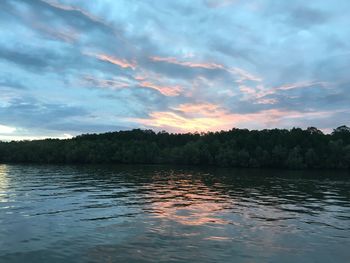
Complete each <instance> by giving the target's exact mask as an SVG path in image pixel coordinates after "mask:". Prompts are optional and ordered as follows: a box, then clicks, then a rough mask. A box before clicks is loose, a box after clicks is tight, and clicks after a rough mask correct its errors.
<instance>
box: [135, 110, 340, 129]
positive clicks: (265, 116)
mask: <svg viewBox="0 0 350 263" xmlns="http://www.w3.org/2000/svg"><path fill="white" fill-rule="evenodd" d="M172 110H175V112H174V111H162V112H152V113H151V114H150V116H149V118H136V119H129V120H131V121H134V122H138V123H140V124H142V125H145V126H147V127H155V128H160V129H168V130H170V131H176V132H195V131H198V132H201V131H218V130H227V129H231V128H233V127H247V128H249V127H262V128H269V127H273V126H275V125H276V124H277V123H281V122H283V121H284V120H289V119H304V118H323V117H325V116H328V117H329V116H331V115H332V114H334V113H335V112H332V111H331V112H298V111H288V110H280V109H270V110H264V111H260V112H256V113H247V114H238V113H231V112H229V111H227V110H226V109H224V108H221V107H220V106H218V105H214V104H198V105H196V104H195V105H192V106H191V105H189V104H183V105H180V106H178V107H176V108H173V109H172ZM176 111H179V112H176Z"/></svg>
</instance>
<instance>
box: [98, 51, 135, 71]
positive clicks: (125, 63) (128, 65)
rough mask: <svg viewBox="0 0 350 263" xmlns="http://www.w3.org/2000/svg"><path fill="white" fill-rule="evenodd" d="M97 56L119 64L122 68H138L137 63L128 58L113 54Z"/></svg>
mask: <svg viewBox="0 0 350 263" xmlns="http://www.w3.org/2000/svg"><path fill="white" fill-rule="evenodd" d="M95 57H96V58H97V59H99V60H102V61H106V62H109V63H111V64H114V65H117V66H119V67H121V68H131V69H133V70H135V69H136V63H134V62H129V61H127V60H126V59H119V58H116V57H113V56H109V55H106V54H96V55H95Z"/></svg>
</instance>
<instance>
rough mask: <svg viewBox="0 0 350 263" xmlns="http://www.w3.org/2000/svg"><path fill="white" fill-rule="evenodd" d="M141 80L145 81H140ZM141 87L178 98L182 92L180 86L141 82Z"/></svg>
mask: <svg viewBox="0 0 350 263" xmlns="http://www.w3.org/2000/svg"><path fill="white" fill-rule="evenodd" d="M139 80H143V79H140V78H139ZM139 85H140V86H141V87H144V88H150V89H154V90H157V91H159V92H160V93H162V94H163V95H165V96H178V95H180V93H181V92H182V90H183V89H182V88H181V87H180V86H162V85H157V84H155V83H152V82H150V81H141V82H139Z"/></svg>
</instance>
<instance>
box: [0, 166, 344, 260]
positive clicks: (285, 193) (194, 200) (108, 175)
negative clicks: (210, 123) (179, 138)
mask: <svg viewBox="0 0 350 263" xmlns="http://www.w3.org/2000/svg"><path fill="white" fill-rule="evenodd" d="M0 224H1V228H0V262H62V261H64V262H282V261H283V262H347V261H348V259H349V258H350V252H349V249H348V247H349V246H350V177H349V174H348V173H346V172H344V173H342V174H340V173H339V172H337V174H334V173H332V172H280V171H266V170H232V169H231V170H229V169H228V170H225V169H205V170H200V169H194V168H173V167H165V166H160V167H156V166H154V167H151V166H137V167H129V166H119V167H103V166H78V167H73V166H71V167H69V166H20V165H7V166H5V165H0Z"/></svg>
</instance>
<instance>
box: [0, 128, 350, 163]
mask: <svg viewBox="0 0 350 263" xmlns="http://www.w3.org/2000/svg"><path fill="white" fill-rule="evenodd" d="M0 162H2V163H11V162H16V163H67V164H73V163H115V164H118V163H126V164H191V165H213V166H227V167H273V168H289V169H305V168H308V169H322V168H331V169H348V168H350V128H348V127H347V126H340V127H338V128H336V129H334V131H333V132H332V134H323V133H322V131H320V130H318V129H317V128H315V127H309V128H307V129H306V130H303V129H300V128H293V129H291V130H286V129H272V130H261V131H256V130H252V131H249V130H246V129H232V130H230V131H220V132H208V133H201V134H199V133H185V134H169V133H167V132H164V131H162V132H158V133H155V132H153V131H151V130H140V129H136V130H131V131H119V132H109V133H104V134H85V135H80V136H77V137H75V138H73V139H67V140H58V139H46V140H36V141H12V142H0Z"/></svg>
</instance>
